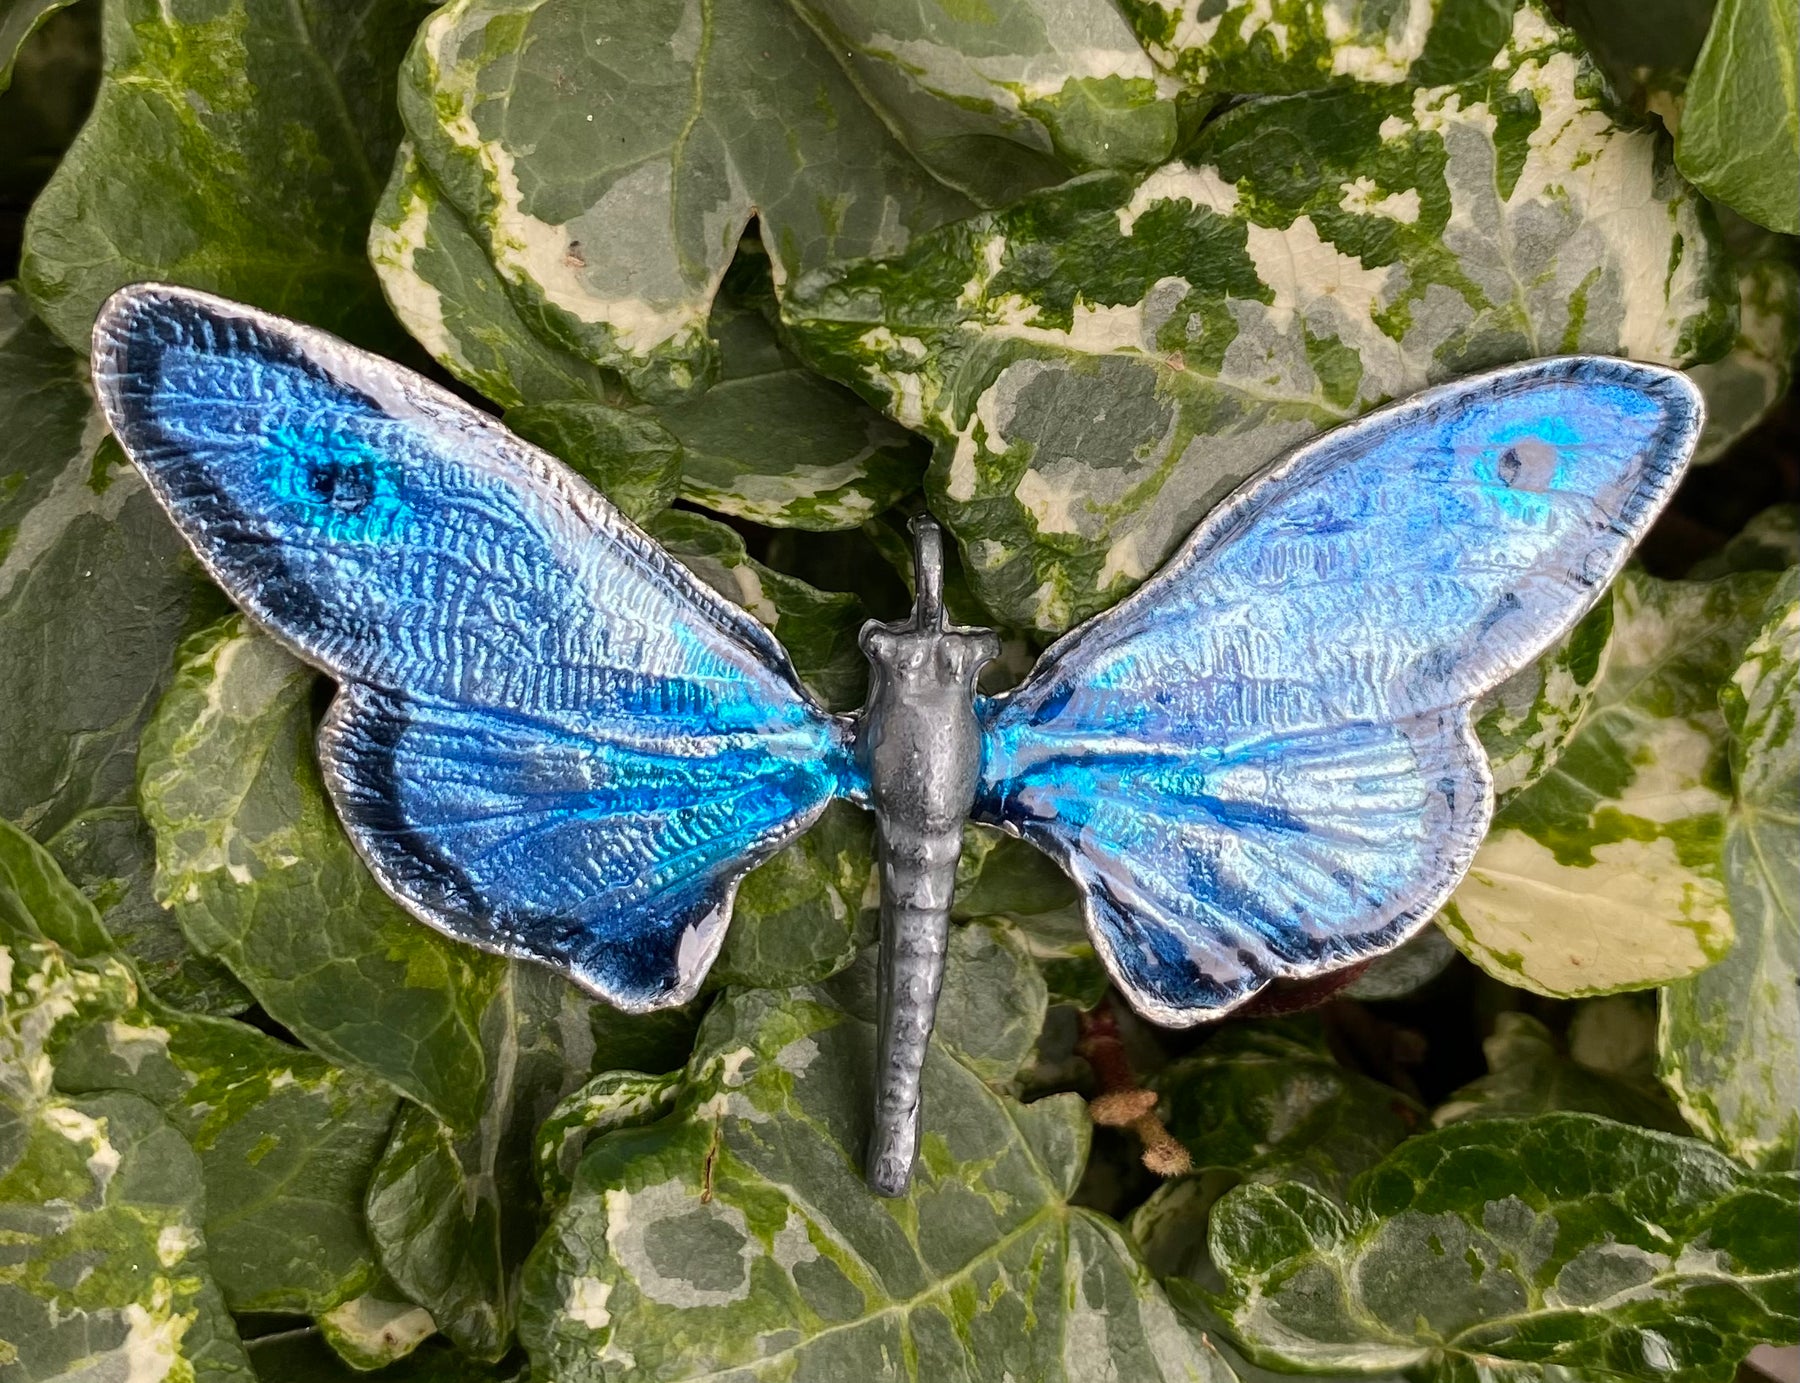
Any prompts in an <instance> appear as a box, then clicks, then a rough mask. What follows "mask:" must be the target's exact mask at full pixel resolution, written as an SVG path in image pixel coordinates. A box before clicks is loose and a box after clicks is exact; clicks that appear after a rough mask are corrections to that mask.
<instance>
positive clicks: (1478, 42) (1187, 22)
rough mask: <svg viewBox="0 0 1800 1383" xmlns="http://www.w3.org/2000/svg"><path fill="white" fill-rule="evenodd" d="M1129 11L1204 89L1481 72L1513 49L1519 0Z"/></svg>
mask: <svg viewBox="0 0 1800 1383" xmlns="http://www.w3.org/2000/svg"><path fill="white" fill-rule="evenodd" d="M1122 8H1123V9H1124V10H1125V12H1126V13H1127V14H1128V15H1130V16H1131V20H1132V23H1133V24H1134V25H1135V26H1136V28H1137V31H1138V36H1139V37H1140V38H1142V39H1143V41H1144V46H1145V47H1146V48H1147V49H1149V51H1150V55H1151V56H1152V57H1153V58H1155V59H1156V61H1157V62H1158V63H1159V64H1161V65H1162V66H1163V67H1165V68H1168V69H1169V70H1170V71H1172V72H1175V73H1177V74H1178V75H1179V76H1180V77H1181V78H1182V79H1183V80H1185V81H1186V82H1187V83H1188V84H1189V85H1191V86H1193V87H1195V88H1198V89H1200V90H1203V91H1216V92H1221V93H1233V94H1237V93H1244V92H1257V93H1268V92H1299V91H1310V90H1313V89H1314V88H1318V87H1328V86H1345V85H1370V86H1397V85H1405V86H1409V87H1412V86H1436V85H1441V84H1442V83H1444V82H1449V81H1459V80H1461V79H1462V78H1465V77H1472V76H1474V75H1475V74H1476V73H1477V72H1479V71H1480V70H1481V69H1482V68H1483V67H1486V66H1487V65H1488V64H1489V63H1490V62H1491V61H1493V59H1494V56H1495V54H1496V53H1497V52H1499V50H1500V49H1501V48H1503V47H1505V45H1506V39H1507V35H1508V33H1509V32H1510V31H1511V26H1512V17H1513V9H1514V0H1423V3H1412V4H1407V5H1393V4H1386V5H1344V4H1335V3H1332V0H1272V3H1267V4H1261V5H1238V6H1229V5H1225V6H1221V5H1216V4H1208V3H1206V0H1123V6H1122Z"/></svg>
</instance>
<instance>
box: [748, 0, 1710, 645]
mask: <svg viewBox="0 0 1800 1383" xmlns="http://www.w3.org/2000/svg"><path fill="white" fill-rule="evenodd" d="M1494 61H1495V66H1494V67H1492V68H1491V69H1487V70H1484V71H1483V72H1482V74H1481V75H1479V76H1477V77H1473V78H1470V79H1468V80H1466V81H1464V82H1462V83H1460V84H1458V85H1452V86H1444V87H1433V88H1427V89H1424V90H1420V91H1417V92H1415V91H1413V90H1411V89H1409V88H1399V89H1387V88H1352V89H1347V90H1341V91H1340V90H1334V91H1327V92H1316V93H1312V94H1309V95H1306V96H1303V97H1287V98H1275V99H1269V100H1261V101H1252V102H1247V103H1244V104H1242V105H1239V106H1237V107H1235V108H1233V109H1231V110H1229V111H1227V112H1226V113H1225V114H1224V115H1222V116H1219V117H1218V118H1217V119H1215V120H1213V121H1212V122H1211V123H1210V124H1208V125H1207V126H1206V127H1205V128H1204V129H1203V130H1202V132H1201V134H1200V136H1199V138H1198V140H1197V142H1196V143H1195V144H1194V145H1193V146H1192V148H1191V150H1190V151H1189V153H1188V155H1187V157H1188V159H1189V160H1190V162H1188V163H1185V164H1172V165H1169V166H1167V167H1165V168H1163V169H1159V170H1158V171H1156V172H1155V173H1152V174H1150V175H1149V176H1148V177H1146V178H1143V179H1141V180H1133V179H1130V178H1126V177H1122V176H1115V175H1105V174H1094V175H1089V176H1088V177H1086V178H1083V179H1080V180H1077V181H1075V182H1073V183H1070V184H1068V185H1067V186H1064V187H1061V188H1057V189H1055V190H1054V191H1051V192H1046V193H1040V194H1037V195H1035V196H1033V197H1030V198H1027V199H1026V200H1025V201H1023V202H1021V203H1020V204H1018V205H1017V206H1015V207H1013V208H1010V209H1008V210H1006V211H1003V212H998V213H994V214H990V215H986V216H979V217H975V218H972V219H969V220H966V221H963V222H959V223H957V224H955V225H953V226H949V227H946V228H945V229H943V230H941V231H939V232H936V233H934V234H932V235H928V236H924V237H921V238H920V239H919V240H917V241H915V243H914V245H913V246H912V248H911V249H910V250H908V251H907V252H906V253H904V254H902V255H900V256H897V257H891V258H888V259H885V260H883V261H880V262H876V263H870V264H862V265H851V266H847V267H844V268H841V269H836V270H832V271H829V272H822V273H818V274H814V275H811V276H809V277H807V278H804V279H802V280H798V281H796V282H795V283H794V284H792V285H791V286H790V288H789V290H788V294H787V299H786V302H785V304H784V311H785V312H786V314H787V316H788V319H789V322H790V324H791V325H792V327H793V328H794V331H795V333H796V339H797V341H798V342H799V343H800V345H801V347H802V348H803V350H804V352H805V353H806V355H807V356H808V358H809V359H810V360H812V361H813V362H814V363H815V364H817V365H818V366H819V367H820V368H822V369H825V370H826V371H827V372H829V373H832V374H835V375H837V376H838V377H840V378H843V379H845V380H846V381H848V382H850V383H852V384H854V385H855V386H856V387H857V388H859V389H861V390H863V391H864V392H866V393H868V394H870V395H871V396H872V397H874V398H876V399H877V400H878V401H879V402H880V403H881V404H882V405H883V406H884V407H885V408H886V409H887V410H888V411H889V412H890V413H891V414H892V415H893V416H894V417H895V418H897V419H898V420H899V421H900V422H902V423H904V424H906V425H907V426H909V427H914V428H917V429H919V430H921V431H923V432H925V433H926V434H927V435H928V436H929V437H931V439H932V441H933V443H934V446H935V450H934V455H933V460H932V466H931V470H930V472H929V473H928V476H927V484H926V488H927V493H928V495H929V496H930V499H931V506H932V509H933V511H934V512H935V513H937V514H938V515H939V516H940V517H942V518H943V519H944V520H945V521H946V522H947V523H948V524H949V525H950V526H951V527H952V528H953V529H954V531H955V533H956V536H957V539H958V541H959V543H960V544H961V546H962V551H963V556H964V558H965V567H966V570H967V573H968V577H969V580H970V583H971V585H972V587H973V588H974V591H975V593H976V595H977V596H978V597H979V598H980V599H981V601H982V602H983V603H984V604H985V605H987V606H988V608H989V609H991V610H992V611H993V613H994V614H995V615H996V616H997V617H998V618H999V619H1000V620H1001V621H1002V622H1004V623H1010V624H1015V625H1018V626H1020V627H1025V628H1031V629H1036V630H1041V631H1044V632H1046V633H1057V632H1060V631H1062V630H1064V629H1067V628H1068V627H1070V626H1071V625H1073V624H1075V623H1077V622H1079V621H1080V620H1082V619H1084V618H1086V617H1087V616H1089V615H1091V614H1093V613H1095V612H1096V611H1099V610H1101V609H1105V608H1107V607H1108V606H1110V605H1111V604H1113V603H1114V602H1115V601H1116V600H1118V599H1119V597H1120V596H1122V595H1123V594H1125V593H1126V592H1127V591H1129V590H1130V589H1131V588H1132V587H1133V586H1134V585H1136V584H1137V583H1138V582H1139V581H1141V580H1142V579H1143V578H1144V577H1145V576H1147V575H1148V574H1150V573H1151V572H1153V571H1154V570H1155V569H1156V568H1157V566H1158V565H1160V563H1161V562H1162V561H1163V559H1164V557H1166V556H1167V555H1168V553H1169V552H1170V551H1171V550H1172V548H1173V547H1174V546H1175V545H1176V544H1177V543H1178V542H1179V541H1180V540H1181V539H1182V538H1183V537H1185V536H1186V534H1187V533H1188V532H1189V531H1190V530H1191V529H1192V527H1193V525H1194V524H1195V522H1196V521H1197V520H1199V519H1200V518H1201V517H1203V516H1204V515H1205V514H1206V513H1207V512H1208V511H1209V510H1210V509H1211V508H1212V507H1213V505H1214V504H1215V503H1217V502H1218V500H1219V499H1221V498H1222V497H1223V496H1224V495H1225V494H1227V493H1228V492H1229V491H1230V490H1231V489H1233V488H1234V487H1235V486H1236V485H1237V484H1238V483H1239V482H1241V481H1242V480H1243V479H1245V478H1246V477H1247V476H1249V475H1251V474H1253V473H1254V472H1256V471H1258V470H1260V469H1262V468H1263V466H1265V465H1266V464H1267V463H1268V462H1269V461H1271V460H1272V459H1273V458H1275V457H1276V456H1278V455H1280V454H1282V453H1283V452H1285V451H1287V450H1288V449H1289V448H1291V447H1292V446H1294V445H1295V444H1296V443H1298V442H1301V441H1303V440H1305V439H1306V438H1307V437H1309V436H1311V435H1312V434H1314V433H1316V432H1318V431H1319V430H1321V429H1322V428H1325V427H1329V426H1331V425H1333V424H1335V423H1337V422H1341V421H1343V420H1344V419H1346V418H1349V417H1353V416H1355V415H1357V414H1359V413H1361V412H1363V411H1365V410H1366V409H1368V408H1370V407H1372V406H1374V405H1375V404H1377V403H1380V402H1382V401H1385V400H1387V399H1391V398H1395V397H1399V396H1403V395H1406V394H1409V393H1412V392H1413V391H1415V390H1416V389H1418V388H1420V387H1421V386H1422V385H1425V384H1427V383H1430V382H1433V381H1437V380H1442V379H1446V378H1450V377H1452V376H1455V375H1459V374H1463V373H1466V372H1468V371H1470V370H1474V369H1478V368H1482V367H1485V366H1491V365H1497V364H1501V363H1504V362H1505V361H1508V360H1516V359H1521V358H1525V357H1530V356H1537V355H1554V354H1557V353H1559V352H1564V351H1596V352H1603V353H1604V352H1615V353H1618V354H1622V355H1630V356H1635V357H1638V358H1641V359H1650V360H1665V361H1673V362H1677V363H1685V362H1688V361H1690V360H1693V359H1696V358H1707V357H1710V356H1716V355H1718V354H1721V353H1723V352H1724V351H1725V349H1726V348H1727V347H1728V345H1729V330H1730V321H1731V306H1732V301H1733V293H1734V287H1733V286H1732V285H1729V284H1728V282H1727V267H1726V260H1725V258H1724V256H1723V254H1722V253H1721V252H1720V248H1719V246H1718V244H1717V238H1716V233H1715V232H1714V230H1713V228H1712V221H1711V217H1710V214H1709V213H1708V212H1707V210H1706V208H1705V206H1704V204H1703V203H1702V202H1701V201H1700V199H1699V198H1698V197H1697V196H1696V195H1695V194H1694V193H1693V192H1692V191H1691V189H1688V188H1687V187H1686V186H1685V185H1684V184H1682V183H1681V181H1680V179H1679V178H1676V177H1674V176H1673V175H1672V174H1671V173H1670V171H1669V169H1668V153H1667V144H1666V141H1664V140H1663V139H1662V138H1661V137H1660V136H1659V135H1657V134H1655V133H1653V132H1651V131H1649V130H1645V129H1640V128H1635V127H1631V126H1627V125H1623V124H1620V123H1618V122H1617V121H1615V120H1614V119H1613V117H1612V116H1611V115H1610V114H1609V113H1608V110H1607V107H1606V104H1605V100H1604V87H1603V84H1602V83H1601V82H1600V80H1599V78H1598V77H1597V75H1596V74H1594V73H1593V72H1592V71H1591V69H1589V68H1588V67H1587V66H1586V64H1585V62H1584V61H1583V59H1582V57H1581V56H1580V52H1579V48H1578V45H1576V44H1575V42H1574V41H1573V39H1572V38H1571V37H1570V36H1569V35H1567V34H1566V33H1565V32H1563V31H1560V30H1557V29H1555V28H1553V27H1552V26H1551V25H1550V23H1549V22H1548V21H1547V20H1546V19H1545V18H1544V17H1543V16H1542V14H1541V12H1540V11H1539V10H1537V9H1536V8H1534V7H1531V6H1526V7H1524V8H1521V9H1520V10H1519V11H1518V13H1517V15H1516V16H1515V19H1514V22H1513V29H1512V36H1511V39H1510V41H1509V44H1508V46H1507V47H1506V48H1505V49H1504V50H1503V52H1502V54H1501V55H1500V56H1499V57H1496V58H1495V60H1494ZM1621 187H1630V188H1632V189H1634V190H1633V192H1632V193H1631V194H1630V196H1629V197H1628V198H1627V199H1626V200H1625V201H1624V202H1623V203H1621V201H1620V193H1619V189H1620V188H1621ZM1526 245H1529V247H1530V248H1529V250H1526V249H1525V248H1524V247H1525V246H1526Z"/></svg>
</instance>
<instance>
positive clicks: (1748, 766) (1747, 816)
mask: <svg viewBox="0 0 1800 1383" xmlns="http://www.w3.org/2000/svg"><path fill="white" fill-rule="evenodd" d="M1797 681H1800V578H1797V577H1796V574H1795V572H1794V571H1793V570H1791V569H1790V570H1789V572H1788V573H1787V575H1786V576H1785V577H1784V578H1783V580H1782V582H1781V584H1780V585H1779V586H1778V587H1777V588H1776V590H1775V592H1774V594H1773V595H1772V596H1771V597H1770V600H1769V604H1768V609H1767V615H1766V623H1765V624H1764V625H1763V628H1762V631H1761V632H1760V633H1759V634H1758V635H1757V637H1756V638H1755V640H1754V641H1752V643H1751V644H1750V647H1749V649H1748V650H1747V651H1746V652H1745V655H1744V661H1743V663H1742V665H1741V666H1740V667H1739V668H1738V670H1737V672H1736V673H1735V674H1734V675H1733V677H1732V679H1731V681H1730V682H1728V683H1727V684H1726V685H1725V687H1724V688H1723V689H1722V691H1721V692H1720V698H1719V699H1720V702H1721V704H1722V706H1723V709H1724V714H1725V721H1726V725H1727V727H1728V728H1729V730H1730V734H1731V764H1732V778H1733V784H1734V801H1733V804H1732V811H1731V818H1730V823H1729V824H1728V825H1727V827H1726V829H1725V879H1726V885H1727V887H1728V889H1729V890H1730V897H1731V914H1732V920H1733V922H1734V923H1735V925H1736V929H1737V942H1736V944H1735V945H1734V946H1733V947H1732V949H1731V951H1730V952H1729V953H1728V954H1727V955H1726V957H1725V958H1724V959H1723V960H1722V961H1720V962H1719V963H1718V964H1717V965H1715V966H1713V967H1712V968H1711V969H1708V970H1703V971H1701V972H1700V973H1699V974H1698V975H1695V976H1694V977H1693V978H1692V979H1688V980H1683V981H1681V982H1680V983H1678V984H1674V985H1671V986H1669V987H1668V988H1667V989H1665V990H1664V991H1663V1001H1662V1029H1661V1035H1660V1045H1661V1049H1662V1070H1663V1078H1664V1080H1665V1081H1666V1082H1667V1083H1668V1086H1669V1088H1670V1090H1671V1091H1673V1092H1674V1095H1675V1098H1676V1099H1677V1101H1678V1102H1679V1103H1680V1105H1681V1108H1682V1112H1683V1113H1685V1114H1686V1115H1687V1117H1688V1119H1689V1121H1690V1122H1691V1123H1692V1124H1693V1125H1694V1127H1695V1128H1696V1129H1698V1130H1700V1131H1701V1132H1702V1133H1704V1134H1705V1135H1706V1136H1707V1137H1708V1138H1710V1139H1712V1140H1713V1141H1714V1142H1715V1143H1717V1144H1719V1146H1720V1147H1722V1148H1724V1149H1725V1150H1726V1151H1728V1152H1730V1153H1731V1154H1732V1155H1733V1156H1735V1157H1737V1158H1738V1159H1740V1160H1741V1161H1744V1162H1747V1163H1749V1164H1750V1165H1751V1166H1755V1167H1768V1168H1775V1167H1792V1166H1794V1165H1795V1163H1796V1160H1797V1159H1800V1108H1797V1107H1796V1104H1797V1102H1800V1093H1797V1092H1800V1014H1797V1013H1796V1011H1795V1003H1794V995H1795V987H1796V984H1800V740H1796V738H1795V735H1794V725H1795V707H1796V701H1797V694H1800V689H1797V687H1796V682H1797Z"/></svg>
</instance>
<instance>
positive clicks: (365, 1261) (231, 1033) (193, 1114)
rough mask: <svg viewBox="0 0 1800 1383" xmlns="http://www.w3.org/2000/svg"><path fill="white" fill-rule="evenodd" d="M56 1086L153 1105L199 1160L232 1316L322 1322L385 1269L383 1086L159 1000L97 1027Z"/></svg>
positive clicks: (211, 1250)
mask: <svg viewBox="0 0 1800 1383" xmlns="http://www.w3.org/2000/svg"><path fill="white" fill-rule="evenodd" d="M56 1084H57V1088H58V1089H60V1090H65V1091H68V1092H70V1093H75V1094H84V1093H87V1092H97V1091H106V1090H120V1091H127V1092H130V1093H133V1094H136V1095H140V1096H142V1097H143V1098H145V1099H147V1100H149V1101H150V1102H151V1103H152V1104H154V1105H156V1106H157V1107H158V1108H160V1109H161V1110H162V1111H163V1113H164V1115H165V1116H166V1117H167V1118H168V1119H169V1121H170V1122H171V1123H172V1124H173V1125H174V1126H175V1127H176V1128H177V1129H178V1130H179V1131H180V1132H181V1133H182V1134H183V1136H185V1137H186V1138H187V1140H188V1142H189V1143H190V1144H191V1145H192V1146H193V1148H194V1150H195V1152H197V1153H198V1154H199V1156H200V1171H201V1177H202V1180H203V1181H204V1182H205V1185H206V1196H207V1200H206V1204H207V1213H206V1216H205V1221H204V1223H205V1229H206V1240H207V1252H208V1257H209V1258H210V1260H211V1262H212V1265H213V1270H214V1273H215V1275H216V1276H217V1278H218V1280H219V1284H220V1286H221V1287H222V1288H223V1290H224V1293H225V1302H226V1305H227V1306H229V1307H230V1308H231V1309H232V1310H233V1311H287V1312H297V1313H300V1314H303V1315H309V1316H310V1315H317V1314H320V1313H322V1312H325V1311H329V1310H331V1309H332V1308H334V1307H336V1306H338V1305H340V1304H341V1303H343V1302H344V1301H346V1300H348V1299H349V1298H351V1297H353V1296H354V1295H356V1294H357V1293H359V1292H361V1291H363V1290H364V1289H365V1288H367V1287H369V1286H370V1285H372V1284H373V1283H374V1282H375V1280H376V1278H377V1276H378V1271H377V1268H376V1265H375V1257H374V1251H373V1249H372V1247H371V1245H370V1243H369V1236H368V1233H367V1231H366V1229H365V1228H364V1224H363V1205H362V1202H363V1193H364V1191H365V1190H366V1189H367V1187H368V1184H369V1178H370V1175H371V1174H372V1173H373V1171H374V1168H375V1163H376V1159H377V1158H378V1157H379V1156H380V1155H381V1151H382V1148H383V1147H384V1146H385V1144H386V1142H387V1136H388V1129H389V1127H390V1126H391V1125H392V1124H393V1122H394V1114H395V1109H396V1105H397V1103H398V1101H397V1099H396V1097H395V1095H394V1093H393V1092H392V1091H391V1090H390V1089H388V1088H387V1087H386V1086H385V1085H383V1084H381V1083H379V1082H377V1081H373V1080H370V1079H369V1078H367V1077H364V1076H360V1075H358V1074H356V1073H354V1072H352V1071H348V1070H346V1069H344V1068H343V1067H341V1066H334V1065H333V1064H332V1063H330V1062H328V1061H326V1060H325V1059H324V1058H323V1057H319V1056H315V1055H313V1054H312V1053H311V1052H307V1051H302V1050H300V1049H297V1048H295V1047H291V1046H289V1045H288V1044H286V1043H283V1042H278V1041H276V1040H275V1039H274V1038H272V1037H268V1036H266V1035H264V1034H262V1033H260V1032H258V1031H257V1030H256V1029H254V1028H251V1027H248V1026H246V1025H245V1024H242V1023H236V1022H232V1021H230V1020H229V1019H220V1018H205V1017H199V1016H195V1015H189V1014H183V1013H179V1012H177V1011H175V1010H172V1009H168V1008H166V1007H163V1006H159V1005H156V1004H154V1002H152V1003H151V1004H149V1005H145V1006H140V1007H139V1008H137V1009H135V1010H131V1011H127V1012H125V1013H123V1014H120V1015H119V1016H117V1017H114V1018H108V1019H105V1020H103V1021H100V1022H96V1023H94V1024H91V1025H90V1026H89V1027H87V1028H85V1029H84V1030H83V1031H82V1032H81V1033H80V1034H78V1035H77V1036H76V1037H75V1038H74V1039H73V1040H72V1041H71V1042H70V1043H69V1045H68V1046H67V1047H66V1048H65V1049H64V1051H63V1052H62V1054H61V1056H60V1057H59V1058H58V1061H57V1066H56Z"/></svg>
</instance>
